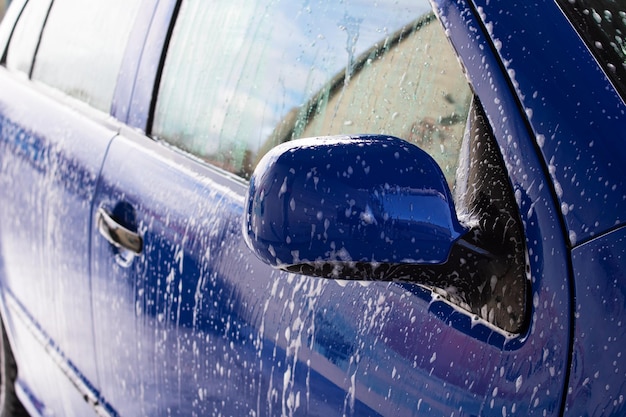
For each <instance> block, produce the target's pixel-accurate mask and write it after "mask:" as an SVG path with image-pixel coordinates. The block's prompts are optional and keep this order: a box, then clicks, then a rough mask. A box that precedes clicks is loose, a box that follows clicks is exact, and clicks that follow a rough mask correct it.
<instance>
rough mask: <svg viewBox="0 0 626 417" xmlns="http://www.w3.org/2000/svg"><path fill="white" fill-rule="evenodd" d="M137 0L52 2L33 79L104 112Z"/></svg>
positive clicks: (135, 10)
mask: <svg viewBox="0 0 626 417" xmlns="http://www.w3.org/2000/svg"><path fill="white" fill-rule="evenodd" d="M138 5H139V0H133V1H128V0H108V1H96V2H93V1H90V2H86V1H84V0H55V1H54V4H53V6H52V9H51V11H50V15H49V17H48V21H47V23H46V27H45V28H44V32H43V36H42V39H41V45H40V47H39V51H38V53H37V57H36V59H35V67H34V69H33V79H36V80H39V81H42V82H44V83H46V84H48V85H50V86H52V87H55V88H58V89H60V90H61V91H63V92H65V93H67V94H69V95H70V96H73V97H76V98H78V99H80V100H83V101H85V102H86V103H88V104H91V105H92V106H94V107H95V108H97V109H100V110H102V111H106V112H108V111H109V109H110V107H111V101H112V99H113V93H114V90H115V84H116V82H117V76H118V72H119V68H120V65H121V62H122V58H123V56H124V51H125V46H126V42H127V40H128V36H129V34H130V31H131V28H132V24H133V22H134V20H135V16H136V13H137V9H138Z"/></svg>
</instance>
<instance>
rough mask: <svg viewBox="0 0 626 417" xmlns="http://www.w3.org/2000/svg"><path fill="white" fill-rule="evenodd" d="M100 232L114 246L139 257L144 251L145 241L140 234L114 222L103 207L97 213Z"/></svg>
mask: <svg viewBox="0 0 626 417" xmlns="http://www.w3.org/2000/svg"><path fill="white" fill-rule="evenodd" d="M96 224H97V226H98V232H100V234H101V235H102V236H103V237H104V238H105V239H106V240H107V241H108V242H109V243H110V244H112V245H113V246H115V247H116V248H118V249H126V250H129V251H131V252H132V253H134V254H136V255H139V254H140V253H141V251H142V249H143V239H142V238H141V236H139V234H138V233H135V232H132V231H130V230H128V229H127V228H125V227H124V226H122V225H121V224H119V223H118V222H116V221H115V220H113V218H112V217H111V216H110V215H109V213H107V212H106V210H105V209H104V208H102V207H100V208H99V209H98V212H97V213H96Z"/></svg>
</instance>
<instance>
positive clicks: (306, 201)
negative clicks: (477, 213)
mask: <svg viewBox="0 0 626 417" xmlns="http://www.w3.org/2000/svg"><path fill="white" fill-rule="evenodd" d="M244 213H245V219H244V225H243V227H244V238H245V240H246V243H247V245H248V246H249V247H250V249H251V250H252V251H253V252H254V253H255V254H256V255H257V256H258V257H259V258H260V259H261V260H263V261H264V262H266V263H268V264H269V265H272V266H273V267H276V268H280V269H283V270H286V271H291V272H298V273H304V274H308V275H314V276H322V277H326V278H341V279H366V280H389V279H396V278H397V277H395V276H394V275H393V274H390V271H392V270H394V269H397V267H398V266H400V267H403V266H408V265H416V266H424V265H429V266H434V265H439V264H444V263H445V262H446V261H447V259H448V257H449V256H450V252H451V250H452V248H453V246H454V245H455V243H456V242H457V241H458V240H459V238H461V237H462V236H463V235H465V234H467V233H468V229H467V228H465V227H463V226H462V225H461V223H460V222H459V220H458V218H457V216H456V212H455V209H454V204H453V201H452V196H451V193H450V190H449V188H448V184H447V182H446V179H445V177H444V174H443V173H442V171H441V169H440V168H439V166H438V165H437V163H436V162H435V161H434V160H433V159H432V158H431V157H430V156H429V155H428V154H427V153H426V152H424V151H422V150H421V149H419V148H418V147H417V146H415V145H412V144H411V143H409V142H406V141H404V140H402V139H398V138H394V137H389V136H381V135H366V136H333V137H323V138H310V139H300V140H294V141H290V142H286V143H284V144H282V145H279V146H277V147H275V148H273V149H272V150H271V151H270V152H269V153H268V154H266V155H265V156H264V157H263V159H262V160H261V161H260V163H259V164H258V166H257V168H256V170H255V171H254V173H253V175H252V177H251V179H250V187H249V191H248V195H247V199H246V206H245V211H244ZM401 269H403V270H406V268H401Z"/></svg>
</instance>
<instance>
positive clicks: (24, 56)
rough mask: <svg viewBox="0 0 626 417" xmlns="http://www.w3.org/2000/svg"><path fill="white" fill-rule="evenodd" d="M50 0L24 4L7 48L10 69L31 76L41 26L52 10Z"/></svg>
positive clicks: (34, 0) (32, 1) (36, 0)
mask: <svg viewBox="0 0 626 417" xmlns="http://www.w3.org/2000/svg"><path fill="white" fill-rule="evenodd" d="M50 2H51V0H31V1H29V2H28V3H26V6H24V10H23V11H22V14H21V16H20V19H19V21H18V22H17V25H15V29H14V31H13V35H12V37H11V43H10V44H9V49H8V50H7V56H6V66H7V68H8V69H10V70H13V71H19V72H23V73H25V74H27V75H29V76H30V71H31V69H32V65H33V57H34V56H35V52H36V50H37V46H38V44H39V36H40V34H41V28H42V27H43V25H44V22H45V20H46V17H47V16H48V10H50Z"/></svg>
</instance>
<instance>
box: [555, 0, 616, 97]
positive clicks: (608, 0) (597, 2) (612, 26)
mask: <svg viewBox="0 0 626 417" xmlns="http://www.w3.org/2000/svg"><path fill="white" fill-rule="evenodd" d="M559 4H560V5H561V7H562V8H563V10H564V11H565V13H566V14H567V15H568V16H569V18H570V19H571V20H572V21H573V23H574V25H575V27H576V29H577V30H578V32H579V33H580V35H581V36H582V37H583V39H585V41H586V42H587V44H588V45H589V48H590V49H591V51H592V52H593V53H594V54H595V55H596V57H597V58H598V60H599V61H600V64H601V65H602V66H603V67H604V69H605V71H606V73H607V75H608V76H609V78H611V80H612V81H613V83H614V84H615V86H616V87H617V89H618V90H619V91H620V94H621V95H622V97H624V99H625V100H626V9H625V8H624V4H623V2H617V1H615V0H559Z"/></svg>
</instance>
